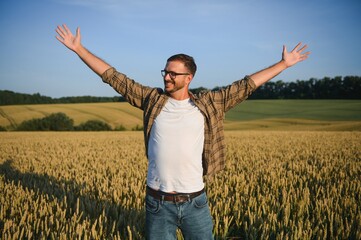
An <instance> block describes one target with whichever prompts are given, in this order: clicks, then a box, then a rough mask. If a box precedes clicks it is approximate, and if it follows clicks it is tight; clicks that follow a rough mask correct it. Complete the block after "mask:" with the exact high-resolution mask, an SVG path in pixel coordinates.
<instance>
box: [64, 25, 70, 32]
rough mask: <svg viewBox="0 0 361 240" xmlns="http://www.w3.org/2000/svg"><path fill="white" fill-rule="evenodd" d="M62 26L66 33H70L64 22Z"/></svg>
mask: <svg viewBox="0 0 361 240" xmlns="http://www.w3.org/2000/svg"><path fill="white" fill-rule="evenodd" d="M63 27H64V29H65V31H66V33H68V34H69V33H71V31H70V29H69V28H68V26H67V25H66V24H63Z"/></svg>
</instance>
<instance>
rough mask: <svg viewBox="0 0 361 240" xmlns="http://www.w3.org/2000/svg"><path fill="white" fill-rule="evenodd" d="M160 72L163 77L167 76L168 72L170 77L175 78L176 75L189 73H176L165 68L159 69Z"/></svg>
mask: <svg viewBox="0 0 361 240" xmlns="http://www.w3.org/2000/svg"><path fill="white" fill-rule="evenodd" d="M160 72H161V74H162V76H163V77H165V76H167V74H169V77H170V78H171V79H175V78H176V77H177V76H178V75H190V73H176V72H173V71H167V70H161V71H160Z"/></svg>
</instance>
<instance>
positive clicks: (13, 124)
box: [0, 109, 18, 129]
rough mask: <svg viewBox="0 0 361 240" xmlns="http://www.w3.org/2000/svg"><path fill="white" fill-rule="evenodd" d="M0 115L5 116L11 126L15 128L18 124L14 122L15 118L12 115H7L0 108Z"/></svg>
mask: <svg viewBox="0 0 361 240" xmlns="http://www.w3.org/2000/svg"><path fill="white" fill-rule="evenodd" d="M0 116H2V117H3V118H6V119H7V120H8V121H9V123H10V125H11V127H12V128H14V129H15V128H16V127H17V126H18V125H17V124H16V122H15V120H14V119H13V118H12V117H10V116H9V115H7V114H6V113H5V112H4V111H3V110H2V109H0Z"/></svg>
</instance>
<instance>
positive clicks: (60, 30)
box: [55, 26, 65, 38]
mask: <svg viewBox="0 0 361 240" xmlns="http://www.w3.org/2000/svg"><path fill="white" fill-rule="evenodd" d="M55 31H56V32H57V33H58V34H59V36H61V37H62V38H64V36H65V34H64V32H63V30H62V29H61V27H59V26H58V28H57V29H56V30H55Z"/></svg>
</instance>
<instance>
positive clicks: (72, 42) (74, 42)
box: [56, 24, 81, 53]
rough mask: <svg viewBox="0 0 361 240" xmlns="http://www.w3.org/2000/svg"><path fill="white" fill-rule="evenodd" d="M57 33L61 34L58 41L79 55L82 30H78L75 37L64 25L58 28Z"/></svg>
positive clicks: (57, 37)
mask: <svg viewBox="0 0 361 240" xmlns="http://www.w3.org/2000/svg"><path fill="white" fill-rule="evenodd" d="M56 32H57V33H58V34H59V35H58V36H56V39H58V40H59V42H61V43H62V44H64V45H65V46H66V47H67V48H69V49H70V50H72V51H74V52H76V53H77V50H78V49H79V47H80V46H81V42H80V40H81V36H80V28H77V29H76V35H75V36H74V35H73V34H72V32H71V31H70V29H69V28H68V27H67V26H66V25H65V24H63V26H58V27H57V29H56Z"/></svg>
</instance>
